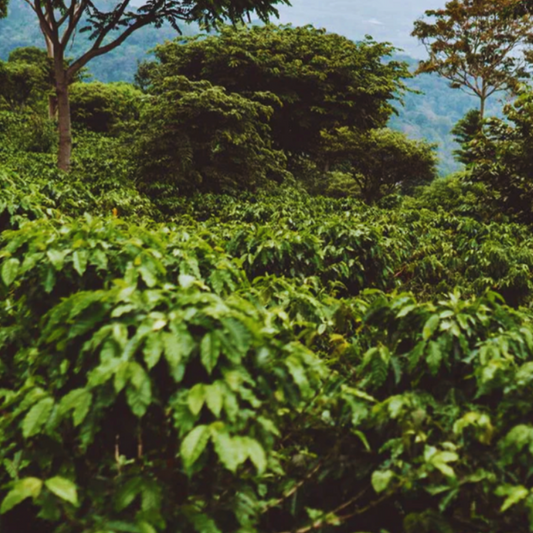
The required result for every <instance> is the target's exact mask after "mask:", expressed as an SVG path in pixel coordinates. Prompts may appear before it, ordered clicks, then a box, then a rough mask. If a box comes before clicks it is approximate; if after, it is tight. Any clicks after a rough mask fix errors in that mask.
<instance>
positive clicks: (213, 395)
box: [205, 381, 226, 418]
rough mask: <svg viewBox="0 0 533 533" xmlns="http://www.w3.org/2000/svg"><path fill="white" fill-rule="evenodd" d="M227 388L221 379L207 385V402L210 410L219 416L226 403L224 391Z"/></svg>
mask: <svg viewBox="0 0 533 533" xmlns="http://www.w3.org/2000/svg"><path fill="white" fill-rule="evenodd" d="M225 390H226V388H225V386H224V384H223V383H222V382H220V381H215V382H214V383H213V384H211V385H207V386H206V387H205V402H206V404H207V407H209V410H210V411H211V412H212V413H213V414H214V415H215V416H216V417H217V418H218V417H219V416H220V412H221V411H222V405H223V404H224V392H225Z"/></svg>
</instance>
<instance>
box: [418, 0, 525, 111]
mask: <svg viewBox="0 0 533 533" xmlns="http://www.w3.org/2000/svg"><path fill="white" fill-rule="evenodd" d="M523 8H524V3H523V2H522V0H450V1H448V2H447V3H446V5H445V7H444V8H443V9H436V10H428V11H426V12H425V18H422V19H420V20H417V21H416V22H415V25H414V30H413V32H412V35H413V36H414V37H417V38H418V39H419V40H420V41H421V42H422V43H423V44H424V46H425V47H426V50H427V52H428V55H429V57H428V59H426V60H424V61H421V62H420V65H419V68H418V71H417V72H418V73H422V72H428V73H431V72H436V73H438V74H439V75H441V76H443V77H444V78H446V79H447V80H449V82H450V86H451V87H452V88H457V89H462V90H464V91H466V92H468V93H470V94H473V95H474V96H476V97H477V98H478V99H479V112H480V116H481V119H483V118H484V114H485V107H486V102H487V99H488V98H489V97H490V96H491V95H493V94H494V93H496V92H499V91H515V90H516V89H517V87H518V84H519V82H520V80H523V79H526V78H528V77H529V73H528V70H527V62H526V60H525V58H524V55H523V53H522V51H523V49H524V47H527V45H528V44H529V43H530V42H531V36H532V33H533V18H532V17H531V14H530V11H529V10H528V9H523Z"/></svg>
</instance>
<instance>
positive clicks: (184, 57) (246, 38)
mask: <svg viewBox="0 0 533 533" xmlns="http://www.w3.org/2000/svg"><path fill="white" fill-rule="evenodd" d="M393 52H394V48H393V47H392V46H390V45H388V44H381V43H375V42H373V41H371V40H367V41H363V42H360V43H357V44H356V43H354V42H352V41H350V40H349V39H347V38H345V37H341V36H340V35H336V34H328V33H326V31H325V30H318V29H315V28H313V27H311V26H306V27H297V28H294V27H291V26H273V25H267V26H263V27H258V26H254V27H229V26H226V27H222V28H221V29H220V33H219V34H217V35H211V36H201V35H199V36H195V37H192V38H183V39H178V40H176V41H175V42H168V43H165V44H164V45H160V46H158V47H157V48H156V50H155V54H156V56H157V59H158V60H159V61H158V63H155V64H151V65H149V66H146V65H145V66H144V67H143V70H142V71H141V74H143V75H144V78H145V79H144V81H143V83H144V84H146V82H147V80H146V77H148V79H151V80H153V82H154V83H155V82H156V80H157V79H158V78H164V77H166V76H175V75H183V76H186V77H187V78H189V79H190V80H193V81H199V80H208V81H210V82H211V83H213V84H214V85H220V86H222V87H225V88H226V89H227V90H228V91H229V92H232V93H238V94H240V95H241V96H244V97H246V98H250V99H253V100H255V101H259V102H261V103H264V104H267V105H270V106H272V107H273V109H274V112H273V114H272V118H271V121H270V124H271V128H272V139H273V141H274V145H275V146H276V147H277V148H279V149H282V150H284V151H286V152H288V153H294V154H300V153H305V154H311V155H313V154H315V152H316V150H317V148H318V145H319V144H320V140H321V137H320V132H321V131H322V130H324V129H331V128H335V127H340V126H347V125H349V126H354V127H357V128H359V129H361V130H364V129H369V128H375V127H380V126H384V125H385V124H386V122H387V120H388V118H389V117H390V115H391V114H392V113H393V110H394V108H393V101H394V100H396V99H398V97H399V96H398V95H399V93H400V94H401V92H402V91H403V90H404V85H403V82H402V79H404V78H406V77H408V76H409V74H408V71H407V68H406V65H405V64H404V63H401V62H398V61H383V59H384V58H386V57H387V56H390V55H391V54H392V53H393ZM138 79H139V78H138ZM139 81H140V79H139Z"/></svg>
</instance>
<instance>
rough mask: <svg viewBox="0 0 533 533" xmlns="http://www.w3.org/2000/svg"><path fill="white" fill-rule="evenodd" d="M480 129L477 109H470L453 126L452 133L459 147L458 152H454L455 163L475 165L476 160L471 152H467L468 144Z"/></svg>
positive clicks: (480, 123) (481, 124) (480, 121)
mask: <svg viewBox="0 0 533 533" xmlns="http://www.w3.org/2000/svg"><path fill="white" fill-rule="evenodd" d="M482 127H483V123H482V120H481V116H480V113H479V111H478V110H477V109H471V110H470V111H468V112H467V113H466V115H465V116H464V117H463V118H462V119H461V120H459V121H458V122H457V124H456V125H455V126H454V128H453V129H452V133H453V134H454V136H455V140H456V141H457V143H458V144H459V145H460V146H461V148H460V149H459V150H455V151H454V155H455V157H456V159H457V161H459V162H460V163H463V164H464V165H471V164H472V163H475V161H476V160H475V158H474V156H473V154H472V152H471V151H470V150H469V143H470V142H472V141H473V140H474V139H475V138H476V136H477V135H478V134H480V133H481V130H482Z"/></svg>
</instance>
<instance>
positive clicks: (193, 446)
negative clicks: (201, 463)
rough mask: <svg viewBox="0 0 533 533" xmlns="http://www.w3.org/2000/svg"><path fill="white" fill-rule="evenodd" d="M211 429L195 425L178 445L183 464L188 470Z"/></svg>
mask: <svg viewBox="0 0 533 533" xmlns="http://www.w3.org/2000/svg"><path fill="white" fill-rule="evenodd" d="M210 434H211V431H210V429H209V427H208V426H197V427H195V428H194V429H193V430H192V431H191V432H190V433H189V434H188V435H187V436H186V437H185V438H184V439H183V442H182V443H181V446H180V454H181V458H182V461H183V465H184V466H185V468H186V469H187V470H189V469H190V468H191V467H192V466H193V465H194V463H195V462H196V461H197V460H198V458H199V457H200V455H202V453H203V451H204V450H205V447H206V446H207V443H208V441H209V436H210Z"/></svg>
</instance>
